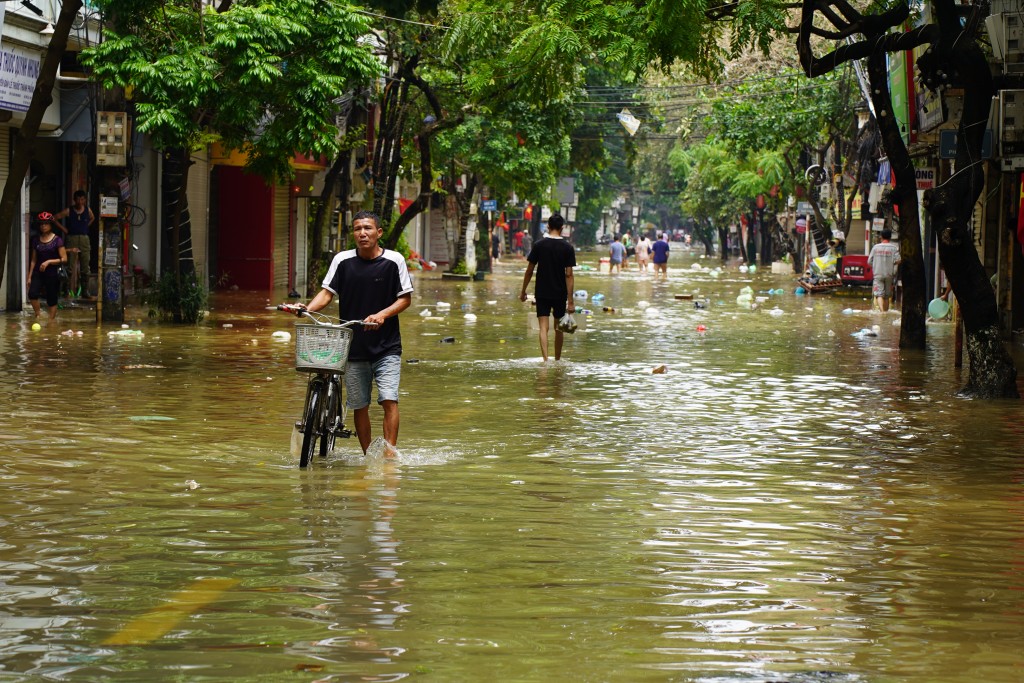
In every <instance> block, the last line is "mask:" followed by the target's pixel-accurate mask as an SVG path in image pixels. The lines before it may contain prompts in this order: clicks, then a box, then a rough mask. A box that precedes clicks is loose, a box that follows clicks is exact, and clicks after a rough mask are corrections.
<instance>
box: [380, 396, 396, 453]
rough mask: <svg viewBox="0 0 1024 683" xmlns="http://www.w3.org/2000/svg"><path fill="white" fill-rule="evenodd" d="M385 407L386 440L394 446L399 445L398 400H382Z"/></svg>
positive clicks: (382, 405)
mask: <svg viewBox="0 0 1024 683" xmlns="http://www.w3.org/2000/svg"><path fill="white" fill-rule="evenodd" d="M380 405H381V407H382V408H384V440H385V441H387V442H388V443H389V444H391V445H392V446H397V445H398V401H382V402H381V404H380Z"/></svg>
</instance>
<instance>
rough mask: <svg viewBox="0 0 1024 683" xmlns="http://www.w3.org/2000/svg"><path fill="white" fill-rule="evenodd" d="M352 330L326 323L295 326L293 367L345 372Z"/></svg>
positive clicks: (311, 370) (310, 370)
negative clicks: (329, 325)
mask: <svg viewBox="0 0 1024 683" xmlns="http://www.w3.org/2000/svg"><path fill="white" fill-rule="evenodd" d="M351 343H352V330H351V329H349V328H347V327H328V326H326V325H296V326H295V369H296V370H303V371H305V372H321V371H324V370H326V371H329V372H337V373H344V372H345V361H347V360H348V349H349V346H350V345H351Z"/></svg>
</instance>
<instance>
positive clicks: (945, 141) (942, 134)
mask: <svg viewBox="0 0 1024 683" xmlns="http://www.w3.org/2000/svg"><path fill="white" fill-rule="evenodd" d="M939 158H940V159H956V130H953V129H949V130H940V131H939ZM981 158H982V159H991V158H992V129H987V130H986V131H985V138H984V140H982V143H981Z"/></svg>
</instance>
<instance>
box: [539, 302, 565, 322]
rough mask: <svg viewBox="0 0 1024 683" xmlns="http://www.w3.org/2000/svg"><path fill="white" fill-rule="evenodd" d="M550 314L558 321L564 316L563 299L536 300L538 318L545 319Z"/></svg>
mask: <svg viewBox="0 0 1024 683" xmlns="http://www.w3.org/2000/svg"><path fill="white" fill-rule="evenodd" d="M552 313H554V315H555V317H556V318H559V319H561V317H562V316H563V315H565V299H537V317H538V318H546V317H547V316H549V315H551V314H552Z"/></svg>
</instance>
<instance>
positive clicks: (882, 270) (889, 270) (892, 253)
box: [868, 228, 900, 313]
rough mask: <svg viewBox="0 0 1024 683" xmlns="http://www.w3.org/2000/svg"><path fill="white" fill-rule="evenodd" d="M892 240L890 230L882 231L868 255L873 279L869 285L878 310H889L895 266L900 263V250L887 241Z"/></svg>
mask: <svg viewBox="0 0 1024 683" xmlns="http://www.w3.org/2000/svg"><path fill="white" fill-rule="evenodd" d="M891 239H892V230H890V229H889V228H885V229H883V230H882V241H881V242H879V243H878V244H876V245H875V246H873V247H871V253H870V254H868V264H869V265H870V266H871V272H872V275H873V277H874V279H873V281H872V283H871V296H873V297H875V305H876V306H877V307H878V310H880V311H882V312H883V313H884V312H885V311H888V310H889V300H890V299H892V293H893V285H894V283H895V279H896V265H897V264H898V263H899V262H900V248H899V246H897V245H895V244H893V243H892V242H890V241H889V240H891Z"/></svg>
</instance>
